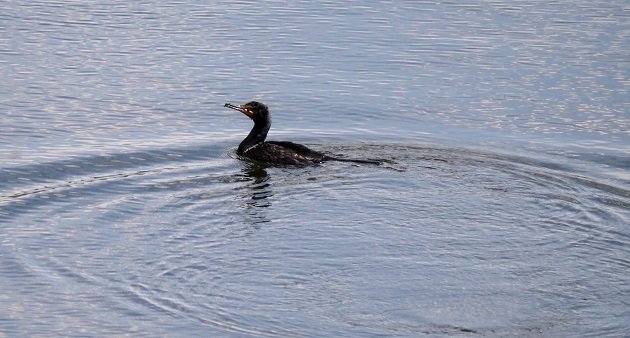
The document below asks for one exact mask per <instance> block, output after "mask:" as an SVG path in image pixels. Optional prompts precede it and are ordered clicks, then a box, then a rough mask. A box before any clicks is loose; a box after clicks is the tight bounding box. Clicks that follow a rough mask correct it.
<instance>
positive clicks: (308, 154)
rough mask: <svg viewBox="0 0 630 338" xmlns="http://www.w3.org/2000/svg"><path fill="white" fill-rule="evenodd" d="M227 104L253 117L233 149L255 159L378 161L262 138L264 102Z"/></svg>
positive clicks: (265, 116) (265, 123)
mask: <svg viewBox="0 0 630 338" xmlns="http://www.w3.org/2000/svg"><path fill="white" fill-rule="evenodd" d="M224 107H227V108H231V109H234V110H237V111H240V112H241V113H243V114H245V115H247V116H248V117H249V118H251V119H252V120H253V121H254V127H253V128H252V130H251V131H250V132H249V134H248V135H247V137H245V139H244V140H243V141H242V142H241V144H239V146H238V150H237V151H236V153H237V154H238V155H240V156H243V157H247V158H249V159H252V160H256V161H259V162H264V163H270V164H290V165H304V164H311V163H322V162H324V161H331V160H332V161H344V162H356V163H368V164H380V163H381V162H380V161H375V160H353V159H343V158H336V157H331V156H328V155H324V154H322V153H320V152H317V151H314V150H311V149H309V148H308V147H306V146H304V145H301V144H297V143H293V142H288V141H265V139H266V138H267V133H268V132H269V128H270V127H271V115H270V114H269V109H268V108H267V106H266V105H264V104H262V103H260V102H256V101H250V102H247V103H245V104H241V105H238V106H237V105H233V104H231V103H226V104H225V105H224Z"/></svg>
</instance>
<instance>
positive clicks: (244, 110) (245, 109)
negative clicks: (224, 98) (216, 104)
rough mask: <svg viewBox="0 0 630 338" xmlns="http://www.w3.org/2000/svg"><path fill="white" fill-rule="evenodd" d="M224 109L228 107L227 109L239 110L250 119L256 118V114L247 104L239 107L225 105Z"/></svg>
mask: <svg viewBox="0 0 630 338" xmlns="http://www.w3.org/2000/svg"><path fill="white" fill-rule="evenodd" d="M223 107H227V108H230V109H234V110H238V111H240V112H241V113H243V114H245V115H247V117H249V118H250V119H252V118H254V112H253V111H251V110H250V109H249V107H248V106H247V105H246V104H241V105H239V106H237V105H233V104H231V103H226V104H225V105H223Z"/></svg>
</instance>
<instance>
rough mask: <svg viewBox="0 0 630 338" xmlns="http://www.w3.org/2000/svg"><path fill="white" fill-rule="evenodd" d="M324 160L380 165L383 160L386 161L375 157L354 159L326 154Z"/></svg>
mask: <svg viewBox="0 0 630 338" xmlns="http://www.w3.org/2000/svg"><path fill="white" fill-rule="evenodd" d="M326 160H328V161H338V162H350V163H359V164H374V165H381V164H383V163H385V162H387V161H386V160H377V159H365V160H362V159H354V158H339V157H333V156H326Z"/></svg>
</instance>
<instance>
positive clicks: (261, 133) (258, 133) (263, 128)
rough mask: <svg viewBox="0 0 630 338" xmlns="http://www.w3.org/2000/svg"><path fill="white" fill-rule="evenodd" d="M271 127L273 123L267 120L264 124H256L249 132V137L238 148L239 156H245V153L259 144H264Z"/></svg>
mask: <svg viewBox="0 0 630 338" xmlns="http://www.w3.org/2000/svg"><path fill="white" fill-rule="evenodd" d="M270 127H271V121H269V120H267V121H265V122H264V123H256V124H254V128H252V130H251V131H250V132H249V134H248V135H247V137H245V139H244V140H243V142H241V144H240V145H239V146H238V151H237V153H238V154H239V155H243V153H245V151H246V150H247V149H249V148H251V147H253V146H255V145H257V144H258V143H261V142H264V141H265V138H267V133H268V132H269V128H270Z"/></svg>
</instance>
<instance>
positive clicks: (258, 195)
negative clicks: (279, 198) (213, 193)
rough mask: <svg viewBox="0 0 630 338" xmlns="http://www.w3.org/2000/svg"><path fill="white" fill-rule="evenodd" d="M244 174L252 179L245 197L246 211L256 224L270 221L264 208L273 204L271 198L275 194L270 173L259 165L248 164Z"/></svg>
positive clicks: (250, 219) (251, 220)
mask: <svg viewBox="0 0 630 338" xmlns="http://www.w3.org/2000/svg"><path fill="white" fill-rule="evenodd" d="M243 176H244V177H246V178H248V179H249V180H251V182H250V184H249V185H248V186H247V195H245V196H243V197H245V198H244V200H245V212H246V215H247V218H248V219H249V221H250V222H251V223H252V224H253V225H254V226H257V225H260V224H261V223H267V222H270V220H269V218H267V213H266V211H265V210H264V208H268V207H270V206H271V200H270V198H271V197H272V196H273V191H272V190H271V185H270V184H269V182H268V181H269V178H270V176H269V174H268V173H267V171H266V170H265V169H264V168H263V167H260V166H257V165H248V166H247V167H245V168H244V169H243Z"/></svg>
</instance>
